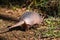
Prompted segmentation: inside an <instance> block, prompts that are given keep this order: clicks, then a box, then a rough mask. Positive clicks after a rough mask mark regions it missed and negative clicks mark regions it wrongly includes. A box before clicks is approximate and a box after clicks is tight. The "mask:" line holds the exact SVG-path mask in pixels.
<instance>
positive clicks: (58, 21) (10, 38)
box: [0, 8, 60, 40]
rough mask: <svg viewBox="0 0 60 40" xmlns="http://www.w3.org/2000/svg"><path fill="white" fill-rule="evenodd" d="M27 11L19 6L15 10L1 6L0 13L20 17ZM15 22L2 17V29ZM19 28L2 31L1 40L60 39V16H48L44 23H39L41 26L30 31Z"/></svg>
mask: <svg viewBox="0 0 60 40" xmlns="http://www.w3.org/2000/svg"><path fill="white" fill-rule="evenodd" d="M25 11H26V10H21V9H18V8H17V9H15V10H13V9H7V8H0V14H2V15H8V16H11V17H13V18H19V16H21V15H22V14H23V13H24V12H25ZM8 16H7V17H8ZM15 23H16V22H15V21H11V20H4V18H0V29H2V30H4V29H3V28H6V27H8V26H12V25H14V24H15ZM18 28H19V27H18ZM18 28H15V29H14V30H12V31H9V32H5V33H1V34H0V40H60V18H54V17H49V18H46V19H44V24H43V25H39V28H36V29H33V28H31V29H29V30H28V31H23V30H18Z"/></svg>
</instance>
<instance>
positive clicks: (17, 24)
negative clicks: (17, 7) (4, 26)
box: [9, 21, 24, 29]
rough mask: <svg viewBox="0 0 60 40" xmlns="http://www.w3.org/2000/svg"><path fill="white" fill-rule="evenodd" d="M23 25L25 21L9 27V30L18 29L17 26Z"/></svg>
mask: <svg viewBox="0 0 60 40" xmlns="http://www.w3.org/2000/svg"><path fill="white" fill-rule="evenodd" d="M22 24H24V21H20V22H18V23H16V24H15V25H13V26H11V27H9V29H10V28H14V27H17V26H21V25H22Z"/></svg>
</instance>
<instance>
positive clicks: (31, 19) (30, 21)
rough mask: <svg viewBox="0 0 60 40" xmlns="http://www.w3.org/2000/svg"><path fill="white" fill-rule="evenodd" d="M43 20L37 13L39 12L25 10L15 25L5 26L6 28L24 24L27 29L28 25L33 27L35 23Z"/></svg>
mask: <svg viewBox="0 0 60 40" xmlns="http://www.w3.org/2000/svg"><path fill="white" fill-rule="evenodd" d="M42 22H43V17H42V16H40V15H39V13H35V12H25V13H24V14H23V15H22V16H21V17H20V18H19V22H18V23H16V24H15V25H13V26H11V27H9V28H7V29H8V30H9V29H11V28H14V27H17V26H21V25H23V24H25V27H24V28H25V29H29V28H30V27H33V25H35V24H38V25H39V24H41V23H42Z"/></svg>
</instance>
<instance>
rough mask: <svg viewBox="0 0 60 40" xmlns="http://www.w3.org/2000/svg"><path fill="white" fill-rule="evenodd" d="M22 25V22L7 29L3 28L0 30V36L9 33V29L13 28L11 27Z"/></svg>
mask: <svg viewBox="0 0 60 40" xmlns="http://www.w3.org/2000/svg"><path fill="white" fill-rule="evenodd" d="M23 23H24V21H21V22H18V23H17V24H15V25H13V26H11V27H9V28H3V29H0V34H1V33H4V32H7V31H9V29H11V28H13V27H17V26H21V25H22V24H23Z"/></svg>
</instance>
